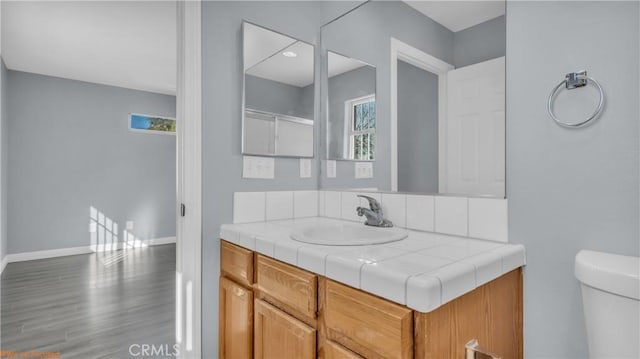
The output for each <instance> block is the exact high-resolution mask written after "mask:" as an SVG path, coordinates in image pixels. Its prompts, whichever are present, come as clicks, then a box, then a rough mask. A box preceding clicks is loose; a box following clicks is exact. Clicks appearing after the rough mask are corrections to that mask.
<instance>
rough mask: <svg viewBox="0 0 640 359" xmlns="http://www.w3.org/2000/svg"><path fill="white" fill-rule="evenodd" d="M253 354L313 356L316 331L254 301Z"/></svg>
mask: <svg viewBox="0 0 640 359" xmlns="http://www.w3.org/2000/svg"><path fill="white" fill-rule="evenodd" d="M254 330H255V341H254V357H255V358H256V359H261V358H274V359H275V358H277V359H287V358H291V359H314V358H315V357H316V330H315V329H313V328H311V327H309V326H308V325H306V324H304V323H303V322H301V321H299V320H297V319H295V318H294V317H292V316H290V315H288V314H286V313H285V312H283V311H281V310H280V309H278V308H276V307H274V306H272V305H271V304H268V303H266V302H264V301H262V300H259V299H256V300H255V325H254Z"/></svg>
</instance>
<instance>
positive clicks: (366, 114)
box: [327, 51, 376, 161]
mask: <svg viewBox="0 0 640 359" xmlns="http://www.w3.org/2000/svg"><path fill="white" fill-rule="evenodd" d="M327 65H328V71H327V73H328V77H329V110H328V123H327V127H328V131H329V135H328V137H327V140H328V141H329V145H328V146H327V148H328V157H329V159H339V160H357V161H368V160H373V159H374V154H375V149H376V68H375V67H373V66H371V65H369V64H366V63H364V62H362V61H359V60H355V59H352V58H349V57H346V56H342V55H339V54H336V53H334V52H331V51H329V52H328V53H327Z"/></svg>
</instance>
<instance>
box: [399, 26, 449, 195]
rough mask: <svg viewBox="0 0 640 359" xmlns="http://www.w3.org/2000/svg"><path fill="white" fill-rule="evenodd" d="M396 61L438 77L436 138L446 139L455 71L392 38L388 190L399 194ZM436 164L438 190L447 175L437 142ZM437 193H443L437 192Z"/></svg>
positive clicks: (443, 153)
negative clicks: (449, 83) (449, 75)
mask: <svg viewBox="0 0 640 359" xmlns="http://www.w3.org/2000/svg"><path fill="white" fill-rule="evenodd" d="M398 60H401V61H404V62H407V63H409V64H411V65H413V66H416V67H418V68H421V69H423V70H425V71H429V72H431V73H434V74H436V75H438V138H440V139H444V138H446V132H445V131H446V126H445V123H446V118H447V98H446V95H447V73H448V72H449V71H451V70H453V69H454V66H453V65H451V64H448V63H446V62H444V61H442V60H440V59H438V58H436V57H434V56H431V55H429V54H427V53H425V52H423V51H421V50H419V49H417V48H415V47H413V46H411V45H408V44H406V43H404V42H402V41H400V40H398V39H395V38H393V37H392V38H391V63H390V68H391V71H390V72H391V101H390V106H391V131H390V132H391V190H392V191H397V190H398ZM438 151H439V155H438V158H439V161H438V167H439V168H438V172H439V181H438V183H439V186H442V185H443V184H445V183H446V180H443V177H442V176H445V175H446V171H445V170H444V169H443V165H444V161H443V159H444V158H446V156H444V155H445V152H444V151H446V146H445V144H444V143H443V141H442V140H440V141H438ZM439 190H440V192H441V193H443V192H446V189H443V188H442V187H441V188H439Z"/></svg>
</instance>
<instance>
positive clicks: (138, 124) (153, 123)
mask: <svg viewBox="0 0 640 359" xmlns="http://www.w3.org/2000/svg"><path fill="white" fill-rule="evenodd" d="M129 129H130V130H133V131H140V132H151V133H162V134H167V135H171V134H175V133H176V119H175V118H171V117H160V116H149V115H140V114H135V113H132V114H130V115H129Z"/></svg>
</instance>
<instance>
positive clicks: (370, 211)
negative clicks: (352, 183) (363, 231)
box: [356, 195, 393, 227]
mask: <svg viewBox="0 0 640 359" xmlns="http://www.w3.org/2000/svg"><path fill="white" fill-rule="evenodd" d="M358 197H361V198H364V199H366V200H367V201H369V208H364V207H358V208H356V211H357V212H358V216H360V217H362V216H365V217H367V220H366V221H365V222H364V224H366V225H367V226H374V227H393V223H392V222H391V221H390V220H388V219H386V218H384V214H383V213H382V207H380V203H378V201H376V199H375V198H373V197H369V196H363V195H358Z"/></svg>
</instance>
